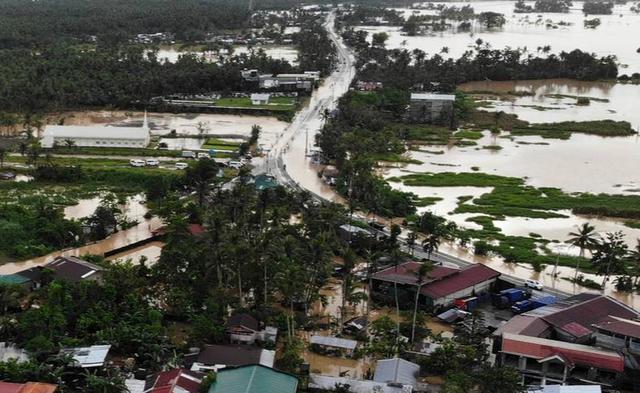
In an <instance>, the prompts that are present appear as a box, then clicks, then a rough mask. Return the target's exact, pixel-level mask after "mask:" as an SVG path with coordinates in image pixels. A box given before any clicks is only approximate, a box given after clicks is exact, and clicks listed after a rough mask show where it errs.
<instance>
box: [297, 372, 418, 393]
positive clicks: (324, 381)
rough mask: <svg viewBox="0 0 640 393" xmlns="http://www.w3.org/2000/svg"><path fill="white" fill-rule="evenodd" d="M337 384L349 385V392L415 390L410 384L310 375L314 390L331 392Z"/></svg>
mask: <svg viewBox="0 0 640 393" xmlns="http://www.w3.org/2000/svg"><path fill="white" fill-rule="evenodd" d="M336 384H340V385H349V392H352V393H411V392H412V391H413V387H411V386H408V385H407V386H404V385H397V384H388V383H385V382H377V381H370V380H363V379H355V378H349V377H333V376H329V375H320V374H310V375H309V388H311V389H314V391H315V390H316V389H317V390H320V391H328V392H330V391H333V390H334V389H335V387H336Z"/></svg>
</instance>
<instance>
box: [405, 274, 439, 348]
mask: <svg viewBox="0 0 640 393" xmlns="http://www.w3.org/2000/svg"><path fill="white" fill-rule="evenodd" d="M433 268H434V267H433V264H432V263H430V262H427V263H423V264H422V265H420V268H419V269H418V270H417V271H416V272H415V273H416V280H417V281H416V284H418V288H417V289H416V299H415V302H414V304H413V323H412V325H411V344H413V340H414V338H415V335H416V316H417V314H418V300H419V299H420V290H421V289H422V285H423V284H424V283H425V278H426V277H427V276H428V275H429V272H431V271H432V270H433Z"/></svg>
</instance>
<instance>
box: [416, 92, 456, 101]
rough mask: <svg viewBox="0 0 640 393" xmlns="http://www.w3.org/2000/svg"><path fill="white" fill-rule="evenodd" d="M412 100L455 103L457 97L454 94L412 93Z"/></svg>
mask: <svg viewBox="0 0 640 393" xmlns="http://www.w3.org/2000/svg"><path fill="white" fill-rule="evenodd" d="M411 99H412V100H430V101H455V100H456V96H455V95H453V94H435V93H411Z"/></svg>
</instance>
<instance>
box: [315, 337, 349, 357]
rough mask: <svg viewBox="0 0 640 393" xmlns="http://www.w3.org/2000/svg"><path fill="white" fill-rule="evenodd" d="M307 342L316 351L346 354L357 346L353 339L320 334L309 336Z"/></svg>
mask: <svg viewBox="0 0 640 393" xmlns="http://www.w3.org/2000/svg"><path fill="white" fill-rule="evenodd" d="M309 344H311V348H312V349H315V351H316V352H329V353H337V354H342V353H346V354H347V355H348V356H351V355H353V353H354V351H355V349H356V347H357V346H358V342H357V341H355V340H349V339H346V338H339V337H333V336H320V335H314V336H311V339H310V340H309Z"/></svg>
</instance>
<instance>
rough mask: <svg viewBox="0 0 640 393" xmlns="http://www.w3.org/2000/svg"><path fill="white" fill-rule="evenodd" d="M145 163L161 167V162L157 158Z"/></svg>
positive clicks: (149, 159)
mask: <svg viewBox="0 0 640 393" xmlns="http://www.w3.org/2000/svg"><path fill="white" fill-rule="evenodd" d="M145 163H146V164H147V166H158V165H160V161H158V160H156V159H155V158H148V159H147V160H146V161H145Z"/></svg>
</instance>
